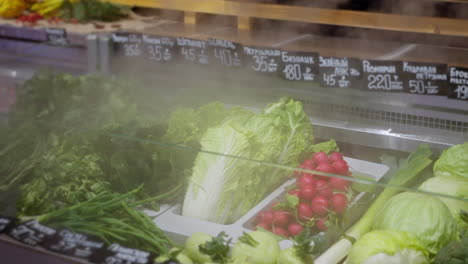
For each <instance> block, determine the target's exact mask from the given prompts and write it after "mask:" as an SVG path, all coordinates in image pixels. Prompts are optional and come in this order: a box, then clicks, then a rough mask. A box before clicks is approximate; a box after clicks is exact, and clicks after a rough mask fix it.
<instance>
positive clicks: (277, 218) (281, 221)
mask: <svg viewBox="0 0 468 264" xmlns="http://www.w3.org/2000/svg"><path fill="white" fill-rule="evenodd" d="M289 214H290V213H289V212H287V211H276V212H274V213H273V225H274V226H277V227H285V226H286V225H287V224H288V223H289Z"/></svg>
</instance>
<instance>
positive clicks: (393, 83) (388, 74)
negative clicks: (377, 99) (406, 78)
mask: <svg viewBox="0 0 468 264" xmlns="http://www.w3.org/2000/svg"><path fill="white" fill-rule="evenodd" d="M362 72H363V76H364V84H365V88H366V89H367V90H370V91H383V92H403V79H402V78H401V73H402V65H401V62H398V61H374V60H363V61H362Z"/></svg>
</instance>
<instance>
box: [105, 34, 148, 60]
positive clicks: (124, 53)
mask: <svg viewBox="0 0 468 264" xmlns="http://www.w3.org/2000/svg"><path fill="white" fill-rule="evenodd" d="M112 42H113V48H114V53H115V55H116V56H117V57H126V58H135V57H140V56H142V55H143V38H142V36H141V34H136V33H128V32H115V33H113V34H112Z"/></svg>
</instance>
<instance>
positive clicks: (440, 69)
mask: <svg viewBox="0 0 468 264" xmlns="http://www.w3.org/2000/svg"><path fill="white" fill-rule="evenodd" d="M403 72H404V82H405V89H406V91H407V92H409V93H413V94H430V95H446V94H447V90H446V87H447V80H448V78H447V65H445V64H431V63H420V62H406V61H404V62H403Z"/></svg>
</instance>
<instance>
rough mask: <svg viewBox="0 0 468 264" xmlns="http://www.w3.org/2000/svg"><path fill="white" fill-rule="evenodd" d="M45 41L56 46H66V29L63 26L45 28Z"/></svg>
mask: <svg viewBox="0 0 468 264" xmlns="http://www.w3.org/2000/svg"><path fill="white" fill-rule="evenodd" d="M45 31H46V35H47V41H48V42H49V43H50V44H52V45H56V46H68V45H69V43H68V38H67V31H66V30H65V29H63V28H46V30H45Z"/></svg>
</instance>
